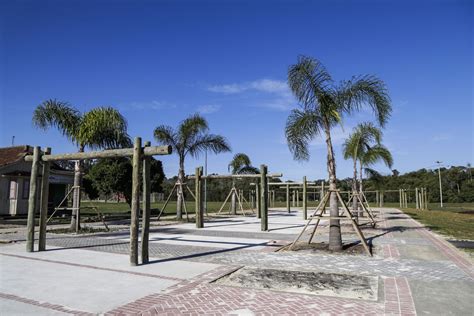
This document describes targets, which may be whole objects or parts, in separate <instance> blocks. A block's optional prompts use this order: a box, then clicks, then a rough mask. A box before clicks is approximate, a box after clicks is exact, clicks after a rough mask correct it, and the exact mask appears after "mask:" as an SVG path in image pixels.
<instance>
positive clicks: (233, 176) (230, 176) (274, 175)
mask: <svg viewBox="0 0 474 316" xmlns="http://www.w3.org/2000/svg"><path fill="white" fill-rule="evenodd" d="M260 177H261V175H260V174H210V175H207V176H202V177H201V179H239V178H260ZM280 177H283V174H282V173H270V174H267V178H280ZM187 178H188V179H195V178H196V176H194V175H193V176H188V177H187Z"/></svg>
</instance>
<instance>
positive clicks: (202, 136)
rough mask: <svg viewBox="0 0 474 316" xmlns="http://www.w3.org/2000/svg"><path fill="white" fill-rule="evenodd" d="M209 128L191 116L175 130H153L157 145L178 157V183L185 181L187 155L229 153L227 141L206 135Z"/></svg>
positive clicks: (179, 201) (179, 202)
mask: <svg viewBox="0 0 474 316" xmlns="http://www.w3.org/2000/svg"><path fill="white" fill-rule="evenodd" d="M208 130H209V127H208V124H207V121H206V119H205V118H203V117H202V116H200V115H199V114H194V115H191V116H190V117H188V118H186V119H185V120H184V121H182V122H181V123H180V125H179V126H178V128H177V129H176V130H175V129H173V128H172V127H170V126H167V125H160V126H158V127H157V128H155V131H154V135H155V139H156V141H157V142H158V143H160V144H162V145H169V146H171V147H172V148H173V152H174V153H176V154H177V155H178V157H179V171H178V183H179V184H183V183H184V179H185V174H184V161H185V159H186V156H187V155H191V156H192V157H198V156H199V155H200V154H201V153H203V152H205V151H211V152H214V153H215V154H218V153H221V152H226V151H230V145H229V144H228V142H227V140H226V139H225V138H224V137H222V136H220V135H214V134H209V133H208ZM178 190H180V191H179V192H178V197H177V206H176V217H177V218H178V219H182V217H183V215H182V209H183V203H184V201H183V200H182V196H183V194H182V191H181V190H182V187H181V186H179V187H178Z"/></svg>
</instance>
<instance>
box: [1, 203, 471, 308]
mask: <svg viewBox="0 0 474 316" xmlns="http://www.w3.org/2000/svg"><path fill="white" fill-rule="evenodd" d="M309 213H310V212H309ZM304 224H305V221H303V219H302V214H301V211H298V212H293V213H292V214H288V213H286V210H284V209H278V210H276V211H272V212H271V216H270V217H269V228H270V231H269V232H261V231H260V221H259V220H258V219H257V218H255V217H242V216H237V217H230V218H219V219H213V220H211V221H206V223H205V228H204V229H196V228H195V225H194V224H192V223H185V224H177V225H167V226H159V227H157V226H153V227H152V230H151V234H150V255H151V257H152V258H151V262H152V264H149V265H144V266H138V267H131V266H129V258H128V251H129V242H128V240H129V239H128V238H129V236H128V232H127V231H124V232H113V233H107V234H98V235H95V236H65V235H55V234H48V240H47V248H48V251H45V252H34V253H26V252H25V244H24V242H23V240H24V234H14V233H11V234H3V235H2V239H6V240H11V241H13V242H14V243H12V244H2V245H0V304H1V305H0V307H1V311H2V315H3V314H5V315H18V314H29V313H30V314H35V315H61V314H79V313H91V314H100V313H107V314H110V315H115V314H132V313H135V314H170V315H179V314H193V313H195V314H199V315H210V314H214V315H231V314H232V315H244V314H246V315H256V314H274V315H299V314H307V315H309V314H311V315H318V314H321V315H322V314H334V315H336V314H354V315H368V314H371V315H383V314H386V315H415V314H420V315H424V314H430V315H472V311H473V310H474V305H473V302H474V270H473V265H472V261H471V259H469V258H468V257H467V256H465V255H463V254H462V253H460V251H459V250H457V249H456V248H454V247H453V246H452V245H450V244H449V243H447V242H446V241H444V240H443V239H442V238H441V237H439V236H437V235H436V234H433V233H431V232H429V231H428V230H426V229H425V228H423V227H422V226H421V225H420V224H419V223H417V222H416V221H414V220H412V219H411V218H409V217H408V216H406V215H405V214H403V213H402V212H400V211H399V210H396V209H381V210H380V214H379V215H378V217H377V227H376V228H375V229H372V228H371V227H368V226H364V227H363V232H364V234H365V236H366V237H367V238H369V240H370V242H371V244H372V249H373V251H374V256H373V257H369V256H367V255H365V254H360V255H347V254H335V253H327V252H317V251H316V252H314V251H313V252H309V253H308V252H288V251H281V252H274V251H275V250H277V249H279V247H280V246H281V245H284V244H285V243H288V242H290V241H291V240H293V239H294V238H295V236H296V234H298V233H299V232H300V231H301V229H302V227H303V225H304ZM327 224H328V221H327V220H323V221H322V222H321V224H320V227H319V228H318V231H317V235H316V241H318V242H327V234H328V225H327ZM347 224H348V223H346V224H344V226H343V240H344V242H345V243H350V242H357V240H358V238H357V236H356V235H355V234H354V231H353V229H352V228H351V227H350V226H349V225H347ZM0 233H1V232H0ZM305 238H307V235H306V236H305ZM241 267H248V268H267V269H277V270H287V271H295V270H296V271H308V272H316V273H317V272H326V273H328V272H330V273H341V274H347V275H362V276H370V277H371V278H374V280H378V284H379V286H378V288H379V291H378V292H379V294H378V295H377V299H376V301H374V300H367V299H350V298H344V297H336V296H331V294H330V293H329V294H327V295H326V296H324V295H304V294H301V293H292V292H291V289H290V292H274V291H270V290H268V289H259V288H258V287H256V288H239V287H235V286H226V285H222V284H218V282H217V283H216V282H214V281H215V280H216V279H218V278H220V277H221V276H223V275H228V274H229V273H232V272H233V271H236V270H238V269H239V268H241Z"/></svg>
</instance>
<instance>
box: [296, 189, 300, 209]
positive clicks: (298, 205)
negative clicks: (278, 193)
mask: <svg viewBox="0 0 474 316" xmlns="http://www.w3.org/2000/svg"><path fill="white" fill-rule="evenodd" d="M296 207H300V190H296Z"/></svg>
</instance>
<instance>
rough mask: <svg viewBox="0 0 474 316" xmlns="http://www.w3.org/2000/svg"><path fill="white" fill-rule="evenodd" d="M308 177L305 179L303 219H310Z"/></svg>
mask: <svg viewBox="0 0 474 316" xmlns="http://www.w3.org/2000/svg"><path fill="white" fill-rule="evenodd" d="M307 194H308V192H307V183H306V176H304V177H303V219H304V220H307V219H308V197H307Z"/></svg>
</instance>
